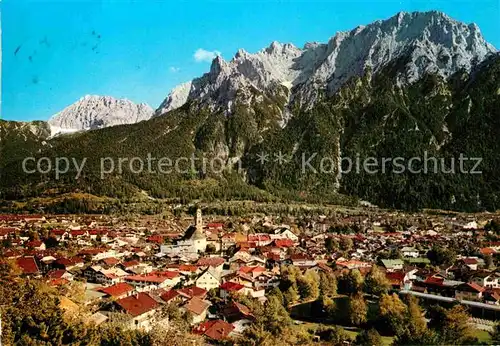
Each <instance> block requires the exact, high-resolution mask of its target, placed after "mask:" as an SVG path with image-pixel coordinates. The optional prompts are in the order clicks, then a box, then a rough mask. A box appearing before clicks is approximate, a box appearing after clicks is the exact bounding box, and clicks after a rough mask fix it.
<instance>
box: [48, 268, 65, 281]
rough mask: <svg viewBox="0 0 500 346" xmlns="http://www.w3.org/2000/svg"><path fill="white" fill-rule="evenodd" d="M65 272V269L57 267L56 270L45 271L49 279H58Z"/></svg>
mask: <svg viewBox="0 0 500 346" xmlns="http://www.w3.org/2000/svg"><path fill="white" fill-rule="evenodd" d="M64 274H66V270H64V269H57V270H52V271H50V272H48V273H47V277H49V278H51V279H60V278H62V276H63V275H64Z"/></svg>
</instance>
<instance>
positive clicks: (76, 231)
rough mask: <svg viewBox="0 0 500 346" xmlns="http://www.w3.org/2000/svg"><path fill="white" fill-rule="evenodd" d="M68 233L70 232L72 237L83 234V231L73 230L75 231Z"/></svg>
mask: <svg viewBox="0 0 500 346" xmlns="http://www.w3.org/2000/svg"><path fill="white" fill-rule="evenodd" d="M70 233H71V236H72V237H76V236H79V235H84V234H85V231H79V230H75V231H71V232H70Z"/></svg>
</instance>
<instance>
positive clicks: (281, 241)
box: [274, 239, 293, 247]
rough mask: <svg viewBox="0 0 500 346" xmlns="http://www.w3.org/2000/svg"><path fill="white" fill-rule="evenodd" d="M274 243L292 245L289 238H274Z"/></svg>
mask: <svg viewBox="0 0 500 346" xmlns="http://www.w3.org/2000/svg"><path fill="white" fill-rule="evenodd" d="M274 245H275V246H277V247H293V241H292V240H291V239H276V240H275V241H274Z"/></svg>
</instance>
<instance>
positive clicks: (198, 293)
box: [177, 286, 208, 298]
mask: <svg viewBox="0 0 500 346" xmlns="http://www.w3.org/2000/svg"><path fill="white" fill-rule="evenodd" d="M177 292H178V293H179V294H181V295H184V296H186V297H188V298H193V297H198V298H205V297H206V296H207V293H208V291H207V290H205V289H203V288H201V287H198V286H191V287H185V288H181V289H179V290H177Z"/></svg>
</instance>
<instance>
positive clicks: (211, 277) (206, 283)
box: [195, 267, 221, 291]
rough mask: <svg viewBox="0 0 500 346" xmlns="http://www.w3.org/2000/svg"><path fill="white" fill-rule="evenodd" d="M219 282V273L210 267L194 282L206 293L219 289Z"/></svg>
mask: <svg viewBox="0 0 500 346" xmlns="http://www.w3.org/2000/svg"><path fill="white" fill-rule="evenodd" d="M220 282H221V273H220V271H218V270H215V269H214V268H212V267H208V268H207V269H205V271H203V272H202V273H201V275H200V276H198V278H197V279H196V280H195V284H196V286H198V287H201V288H203V289H205V290H207V291H210V290H211V289H213V288H217V287H219V285H220Z"/></svg>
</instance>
